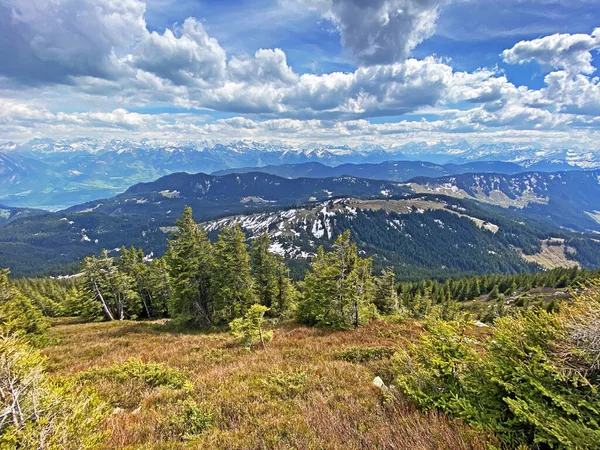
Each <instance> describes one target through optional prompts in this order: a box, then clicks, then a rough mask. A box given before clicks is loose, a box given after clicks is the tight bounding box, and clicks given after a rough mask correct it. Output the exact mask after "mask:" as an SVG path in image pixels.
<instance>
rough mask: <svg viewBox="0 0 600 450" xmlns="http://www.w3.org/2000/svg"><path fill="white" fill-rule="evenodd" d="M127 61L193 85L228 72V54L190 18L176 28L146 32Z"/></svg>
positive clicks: (176, 81) (201, 26)
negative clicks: (159, 31) (226, 69)
mask: <svg viewBox="0 0 600 450" xmlns="http://www.w3.org/2000/svg"><path fill="white" fill-rule="evenodd" d="M127 60H130V61H131V63H132V64H133V66H134V67H137V68H139V69H142V70H144V71H146V72H150V73H152V74H155V75H157V76H158V77H160V78H163V79H167V80H170V81H171V82H173V83H174V84H176V85H193V84H194V83H197V82H201V83H202V82H208V83H210V82H211V81H215V80H220V79H221V78H222V77H223V74H224V72H225V65H226V54H225V50H223V49H222V48H221V46H220V45H219V42H218V41H217V40H216V39H214V38H211V37H210V36H208V34H207V33H206V30H205V29H204V27H203V25H202V24H201V23H200V22H198V21H197V20H196V19H194V18H191V17H190V18H188V19H186V20H185V22H184V23H183V26H182V27H176V28H175V30H174V31H172V30H170V29H167V30H165V32H164V33H163V34H159V33H157V32H155V31H153V32H152V33H146V34H145V35H144V37H143V38H142V40H141V42H140V43H139V44H138V45H137V46H136V48H135V50H134V51H133V54H132V55H131V56H130V57H128V58H127Z"/></svg>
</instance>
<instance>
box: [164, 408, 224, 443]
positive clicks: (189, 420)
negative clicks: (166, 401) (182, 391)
mask: <svg viewBox="0 0 600 450" xmlns="http://www.w3.org/2000/svg"><path fill="white" fill-rule="evenodd" d="M177 406H178V407H179V408H180V409H181V411H179V412H178V413H176V414H175V415H173V416H172V418H171V423H172V426H173V429H174V431H175V432H176V434H178V435H179V436H181V437H182V438H183V439H185V440H193V439H194V438H196V437H198V436H200V435H202V434H203V433H204V432H205V431H206V430H208V429H209V428H210V427H211V426H212V425H213V422H214V420H215V412H214V411H213V410H212V409H210V408H209V407H208V406H207V405H205V404H198V403H196V402H195V401H194V400H192V399H186V400H184V401H182V402H180V404H179V405H177Z"/></svg>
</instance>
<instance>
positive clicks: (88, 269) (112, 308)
mask: <svg viewBox="0 0 600 450" xmlns="http://www.w3.org/2000/svg"><path fill="white" fill-rule="evenodd" d="M83 280H84V292H85V293H86V294H87V295H88V296H89V297H90V298H93V299H94V300H95V301H96V302H98V303H99V304H100V306H101V308H102V311H103V313H104V315H105V318H106V319H108V320H124V319H126V318H127V319H133V318H136V317H137V315H138V314H139V313H140V310H141V302H140V297H139V295H138V294H137V292H136V291H135V289H134V287H135V282H134V280H133V279H132V278H131V277H130V276H129V275H127V274H126V273H124V272H122V271H120V270H119V268H118V267H117V266H116V265H115V264H114V260H113V258H110V257H109V256H108V252H107V251H106V250H103V251H102V254H101V255H100V256H99V257H96V256H91V257H88V258H85V260H84V262H83Z"/></svg>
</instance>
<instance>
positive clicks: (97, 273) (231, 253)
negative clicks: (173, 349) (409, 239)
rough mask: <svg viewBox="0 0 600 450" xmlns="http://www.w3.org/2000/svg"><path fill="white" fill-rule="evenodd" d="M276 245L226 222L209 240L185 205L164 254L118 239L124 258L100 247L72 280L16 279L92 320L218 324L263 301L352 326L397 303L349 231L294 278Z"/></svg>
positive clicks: (319, 321) (47, 301)
mask: <svg viewBox="0 0 600 450" xmlns="http://www.w3.org/2000/svg"><path fill="white" fill-rule="evenodd" d="M270 246H271V241H270V238H269V235H268V234H266V233H265V234H263V235H262V236H259V237H257V238H256V239H254V240H252V242H251V245H250V246H248V245H247V244H246V236H245V234H244V233H243V231H242V230H241V229H240V228H239V226H232V227H227V228H224V229H222V230H221V231H220V233H219V235H218V238H217V240H216V242H215V243H212V242H211V241H210V240H209V238H208V236H207V234H206V232H205V231H204V230H203V229H202V227H200V226H199V225H198V224H197V223H196V222H195V221H194V220H193V218H192V211H191V209H190V208H186V209H185V212H184V214H183V216H182V218H181V219H180V220H178V221H177V231H176V232H175V233H174V234H173V236H172V238H171V239H170V240H169V242H168V250H167V252H166V254H165V255H164V257H162V258H155V259H150V258H147V257H146V256H145V255H144V252H143V251H142V250H141V249H135V248H130V249H126V248H121V250H120V254H119V257H111V256H110V255H109V253H108V252H107V251H103V252H102V254H101V255H99V256H92V257H88V258H86V259H85V260H84V262H83V270H82V273H81V275H80V276H78V277H77V278H76V279H71V280H69V281H64V280H61V281H57V280H42V279H31V280H18V281H16V282H15V286H16V287H17V288H18V289H19V291H20V292H22V293H23V294H25V295H27V296H28V297H30V298H31V299H34V303H35V304H36V305H38V307H39V309H40V310H42V311H44V313H45V314H46V315H49V316H56V315H70V316H80V317H83V318H85V319H87V320H124V319H129V320H136V319H159V318H171V319H176V320H178V321H181V322H185V323H188V324H195V325H198V326H212V325H216V326H219V325H224V324H227V323H230V322H231V321H233V320H234V319H238V318H241V317H243V316H244V315H245V314H246V313H247V312H248V311H249V310H250V308H251V307H252V306H253V305H262V306H263V307H265V308H266V309H265V315H266V317H269V318H292V317H296V318H297V319H298V320H299V321H300V322H302V323H306V324H310V325H319V326H329V327H335V328H350V327H354V326H358V325H360V324H362V323H364V322H366V321H367V320H369V319H371V318H373V317H376V316H377V314H378V313H390V312H392V311H396V310H397V309H398V301H397V294H396V291H395V282H394V275H393V272H392V271H390V270H386V271H385V272H384V274H383V276H382V277H381V278H376V277H374V276H373V275H372V262H371V259H370V258H362V257H359V254H358V249H357V246H356V244H354V243H352V242H351V240H350V232H346V233H343V234H342V235H341V236H340V237H339V238H338V239H337V241H336V242H335V244H334V245H333V246H332V248H331V251H330V252H325V250H324V249H323V248H321V249H319V251H318V253H317V256H316V257H315V258H314V259H313V261H312V263H311V265H310V267H309V269H308V271H307V273H306V276H305V279H304V280H302V281H300V282H298V283H294V282H293V281H292V280H291V279H290V273H289V272H290V271H289V269H288V268H287V266H286V265H285V263H284V260H283V258H282V257H281V256H279V255H277V254H275V253H273V252H271V251H270Z"/></svg>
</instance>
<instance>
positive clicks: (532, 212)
mask: <svg viewBox="0 0 600 450" xmlns="http://www.w3.org/2000/svg"><path fill="white" fill-rule="evenodd" d="M410 186H411V187H412V188H413V189H414V190H415V191H416V192H421V193H443V194H446V195H451V196H454V197H463V198H465V197H466V198H471V199H474V200H477V201H480V202H484V203H489V204H493V205H497V206H501V207H504V208H512V209H520V210H521V211H522V212H523V213H524V214H525V215H527V216H528V217H531V218H535V219H537V220H543V221H546V222H547V223H549V224H551V225H554V226H557V227H564V228H567V229H572V230H576V231H600V213H599V211H600V170H591V171H572V172H556V173H544V172H529V173H520V174H515V175H502V174H463V175H456V176H450V177H442V178H436V179H427V178H415V179H413V180H411V183H410Z"/></svg>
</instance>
